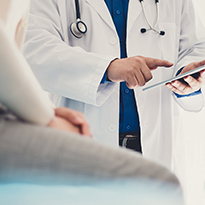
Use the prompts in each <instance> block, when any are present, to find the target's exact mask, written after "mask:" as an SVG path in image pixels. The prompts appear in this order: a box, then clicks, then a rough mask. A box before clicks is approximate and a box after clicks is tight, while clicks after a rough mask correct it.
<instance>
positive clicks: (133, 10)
mask: <svg viewBox="0 0 205 205" xmlns="http://www.w3.org/2000/svg"><path fill="white" fill-rule="evenodd" d="M150 1H153V0H144V6H146V5H147V4H148V3H149V2H150ZM141 13H142V7H141V4H140V1H139V0H129V7H128V17H127V31H128V32H129V31H130V29H131V28H132V26H133V24H134V22H135V21H136V20H137V18H138V17H139V15H140V14H141Z"/></svg>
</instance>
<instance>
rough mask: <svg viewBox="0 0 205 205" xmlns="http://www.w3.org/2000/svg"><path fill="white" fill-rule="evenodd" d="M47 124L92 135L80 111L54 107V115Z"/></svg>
mask: <svg viewBox="0 0 205 205" xmlns="http://www.w3.org/2000/svg"><path fill="white" fill-rule="evenodd" d="M48 126H49V127H52V128H56V129H60V130H64V131H69V132H75V133H78V134H82V135H85V136H88V137H90V138H91V137H92V134H91V131H90V128H89V125H88V123H87V121H86V119H85V118H84V116H83V115H82V113H80V112H77V111H75V110H72V109H69V108H63V107H60V108H56V109H55V117H54V118H53V119H52V120H51V122H50V123H49V124H48Z"/></svg>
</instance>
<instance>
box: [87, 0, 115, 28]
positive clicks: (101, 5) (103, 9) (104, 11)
mask: <svg viewBox="0 0 205 205" xmlns="http://www.w3.org/2000/svg"><path fill="white" fill-rule="evenodd" d="M86 2H87V3H88V4H90V5H91V6H92V7H93V8H94V9H95V10H96V12H98V14H99V15H100V16H101V18H102V19H103V20H104V21H105V22H106V23H107V24H108V25H109V26H110V27H111V28H112V29H114V30H115V25H114V23H113V20H112V17H111V15H110V12H109V10H108V8H107V6H106V4H105V2H104V0H86Z"/></svg>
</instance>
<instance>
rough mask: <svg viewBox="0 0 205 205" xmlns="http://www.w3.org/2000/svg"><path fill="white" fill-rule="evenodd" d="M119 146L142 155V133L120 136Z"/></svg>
mask: <svg viewBox="0 0 205 205" xmlns="http://www.w3.org/2000/svg"><path fill="white" fill-rule="evenodd" d="M119 145H120V146H122V147H126V148H128V149H132V150H135V151H137V152H140V153H142V146H141V140H140V133H138V134H134V135H129V134H120V135H119Z"/></svg>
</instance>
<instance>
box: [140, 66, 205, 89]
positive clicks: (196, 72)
mask: <svg viewBox="0 0 205 205" xmlns="http://www.w3.org/2000/svg"><path fill="white" fill-rule="evenodd" d="M202 70H205V66H201V67H198V68H195V69H193V70H190V71H188V72H186V73H183V74H181V75H177V76H176V77H173V78H170V79H168V80H164V81H162V82H159V83H155V84H153V85H150V86H148V87H146V88H143V89H142V90H143V91H145V90H148V89H150V88H154V87H157V86H159V85H164V84H166V83H170V82H172V81H174V80H179V81H181V82H185V81H184V80H183V78H184V77H186V76H188V75H191V76H192V77H194V78H196V79H197V78H198V77H199V75H200V73H199V72H200V71H202Z"/></svg>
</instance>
